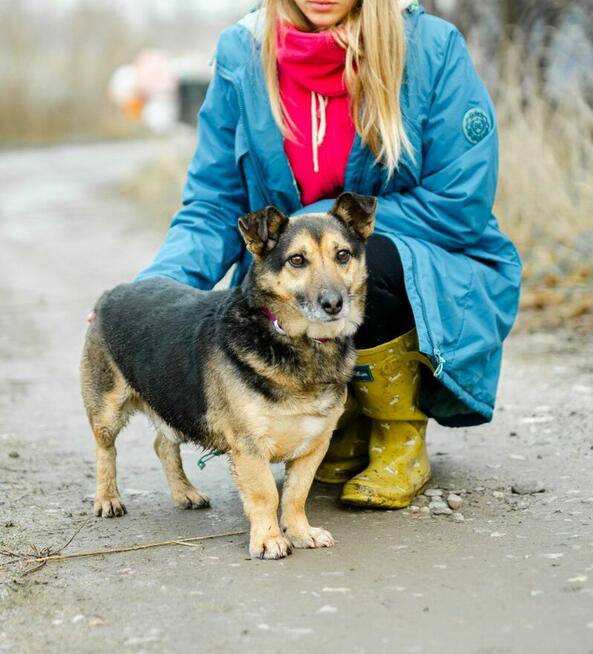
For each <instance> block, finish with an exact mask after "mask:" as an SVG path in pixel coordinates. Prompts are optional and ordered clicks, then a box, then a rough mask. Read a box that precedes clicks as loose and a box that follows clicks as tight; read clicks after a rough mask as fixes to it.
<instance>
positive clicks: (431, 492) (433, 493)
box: [424, 488, 443, 497]
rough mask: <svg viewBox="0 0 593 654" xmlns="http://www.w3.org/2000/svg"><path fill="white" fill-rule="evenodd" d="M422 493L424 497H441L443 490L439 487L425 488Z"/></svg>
mask: <svg viewBox="0 0 593 654" xmlns="http://www.w3.org/2000/svg"><path fill="white" fill-rule="evenodd" d="M424 495H426V497H442V496H443V491H442V490H441V489H440V488H427V489H426V490H425V491H424Z"/></svg>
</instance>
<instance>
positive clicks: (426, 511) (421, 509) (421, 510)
mask: <svg viewBox="0 0 593 654" xmlns="http://www.w3.org/2000/svg"><path fill="white" fill-rule="evenodd" d="M420 513H430V509H429V508H428V507H427V506H421V507H420Z"/></svg>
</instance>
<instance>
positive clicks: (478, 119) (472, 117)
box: [463, 109, 490, 145]
mask: <svg viewBox="0 0 593 654" xmlns="http://www.w3.org/2000/svg"><path fill="white" fill-rule="evenodd" d="M463 133H464V134H465V138H466V139H467V140H468V141H469V142H470V143H472V144H473V145H476V143H479V142H480V141H481V140H482V139H483V138H484V137H485V136H487V135H488V134H489V133H490V120H489V119H488V116H487V115H486V114H485V113H484V112H483V111H482V110H481V109H470V110H469V111H468V112H466V114H465V116H464V117H463Z"/></svg>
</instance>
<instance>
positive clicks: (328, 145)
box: [277, 23, 355, 205]
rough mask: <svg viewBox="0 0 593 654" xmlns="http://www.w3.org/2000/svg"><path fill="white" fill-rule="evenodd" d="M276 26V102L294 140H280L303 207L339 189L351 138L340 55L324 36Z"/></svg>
mask: <svg viewBox="0 0 593 654" xmlns="http://www.w3.org/2000/svg"><path fill="white" fill-rule="evenodd" d="M278 27H279V29H278V44H277V46H278V49H277V58H278V79H279V84H280V97H281V98H282V102H283V103H284V107H285V108H286V111H287V113H288V115H289V116H290V119H291V120H292V122H293V123H294V129H293V131H294V137H295V139H296V141H292V140H290V139H289V138H286V139H285V140H284V150H285V152H286V156H287V157H288V160H289V162H290V165H291V168H292V170H293V172H294V176H295V178H296V181H297V183H298V185H299V188H300V190H301V200H302V202H303V204H304V205H307V204H311V203H313V202H315V201H317V200H320V199H322V198H328V197H335V196H336V195H338V194H339V193H340V192H341V191H342V190H343V187H344V174H345V171H346V164H347V162H348V157H349V155H350V150H351V148H352V141H353V140H354V133H355V129H354V124H353V122H352V119H351V117H350V105H349V98H348V90H347V88H346V82H345V80H344V64H345V61H346V50H345V49H344V48H343V47H342V46H341V45H339V44H338V43H337V41H336V40H335V39H334V37H333V36H332V33H331V32H329V31H324V32H301V31H299V30H297V29H296V28H295V27H293V26H292V25H289V24H288V23H280V24H279V26H278Z"/></svg>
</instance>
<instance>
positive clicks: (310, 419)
mask: <svg viewBox="0 0 593 654" xmlns="http://www.w3.org/2000/svg"><path fill="white" fill-rule="evenodd" d="M375 205H376V202H375V200H374V198H369V197H366V196H357V195H354V194H350V193H344V194H342V195H341V196H340V197H339V198H338V200H337V201H336V203H335V204H334V206H333V208H332V209H331V210H330V212H329V214H309V215H304V216H301V217H297V218H292V219H291V220H290V221H289V220H288V219H287V218H286V216H284V215H283V214H282V213H281V212H280V211H278V210H277V209H275V208H274V207H267V208H266V209H264V210H262V211H259V212H256V213H251V214H248V215H247V216H244V217H243V218H241V219H239V229H240V231H241V234H242V235H243V238H244V239H245V242H246V245H247V248H248V249H249V250H250V252H252V254H253V255H254V262H253V264H252V266H251V268H250V271H249V273H248V275H247V277H246V279H245V281H244V283H243V285H242V286H241V287H239V288H234V289H229V290H224V291H211V292H205V291H198V290H195V289H193V288H190V287H187V286H184V285H181V284H178V283H177V282H173V281H169V280H166V279H149V280H145V281H141V282H135V283H132V284H125V285H122V286H118V287H116V288H114V289H113V290H111V291H109V292H107V293H105V294H104V295H103V296H102V297H101V299H100V300H99V302H98V303H97V306H96V307H95V316H94V319H93V320H92V322H91V324H90V326H89V329H88V332H87V337H86V342H85V346H84V351H83V356H82V364H81V383H82V396H83V400H84V404H85V408H86V411H87V415H88V418H89V421H90V424H91V427H92V430H93V432H94V435H95V439H96V454H97V493H96V499H95V505H94V510H95V514H96V515H98V516H101V515H102V516H104V517H112V516H120V515H123V514H124V513H125V512H126V509H125V507H124V505H123V503H122V501H121V499H120V496H119V492H118V488H117V482H116V475H115V457H116V452H115V446H114V444H115V439H116V437H117V435H118V433H119V432H120V430H121V429H122V428H123V427H124V426H125V424H126V422H127V420H128V418H129V416H130V415H131V414H133V413H134V412H136V411H141V412H143V413H145V414H146V415H148V416H149V417H150V418H151V420H152V422H153V423H154V426H155V429H156V440H155V443H154V447H155V450H156V453H157V455H158V456H159V458H160V460H161V463H162V465H163V468H164V470H165V475H166V477H167V481H168V483H169V487H170V490H171V494H172V496H173V500H174V502H175V504H176V505H177V506H180V507H183V508H200V507H204V506H208V498H207V497H206V496H205V495H204V494H203V493H201V492H200V491H199V490H197V489H196V488H194V487H193V486H192V485H191V483H190V482H189V480H188V479H187V477H186V476H185V473H184V471H183V467H182V464H181V458H180V454H179V443H180V442H183V441H193V442H195V443H197V444H199V445H201V446H202V447H204V448H217V449H218V450H221V451H223V452H228V453H229V454H230V458H231V462H232V471H233V475H234V478H235V480H236V483H237V486H238V488H239V491H240V494H241V497H242V500H243V504H244V508H245V512H246V514H247V516H248V518H249V521H250V525H251V534H250V546H249V549H250V553H251V556H252V557H260V558H281V557H283V556H286V554H287V553H290V549H291V546H294V547H329V546H331V545H333V538H332V536H331V534H330V533H329V532H327V531H325V530H324V529H320V528H314V527H311V526H310V525H309V523H308V521H307V518H306V516H305V511H304V509H305V501H306V499H307V495H308V493H309V489H310V486H311V483H312V481H313V476H314V474H315V471H316V469H317V466H318V465H319V463H320V462H321V460H322V458H323V456H324V454H325V452H326V450H327V447H328V445H329V440H330V437H331V434H332V431H333V430H334V427H335V425H336V422H337V420H338V418H339V416H340V414H341V413H342V410H343V403H344V399H345V394H346V384H347V382H348V381H349V379H350V377H351V374H352V370H353V366H354V359H355V353H354V348H353V341H352V337H353V334H354V332H355V331H356V329H357V328H358V326H359V324H360V323H361V322H362V319H363V314H364V304H365V289H366V284H365V282H366V267H365V254H364V250H365V248H364V243H365V241H366V240H367V239H368V237H369V236H370V234H371V232H372V230H373V224H374V213H375ZM344 252H346V253H349V254H347V255H345V254H344ZM338 253H339V254H338ZM295 255H298V256H296V258H295ZM299 257H300V258H299ZM340 259H341V260H340ZM344 259H347V261H346V260H344ZM301 263H302V264H303V265H299V264H301ZM341 305H342V306H341ZM274 316H275V317H276V318H277V322H274V320H273V317H274ZM278 461H286V479H285V482H284V487H283V493H282V506H281V512H282V518H281V523H282V528H283V532H284V533H283V532H282V531H281V530H280V527H279V524H278V518H277V509H278V504H279V499H278V492H277V490H276V484H275V482H274V478H273V476H272V472H271V469H270V465H269V464H270V462H278Z"/></svg>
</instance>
